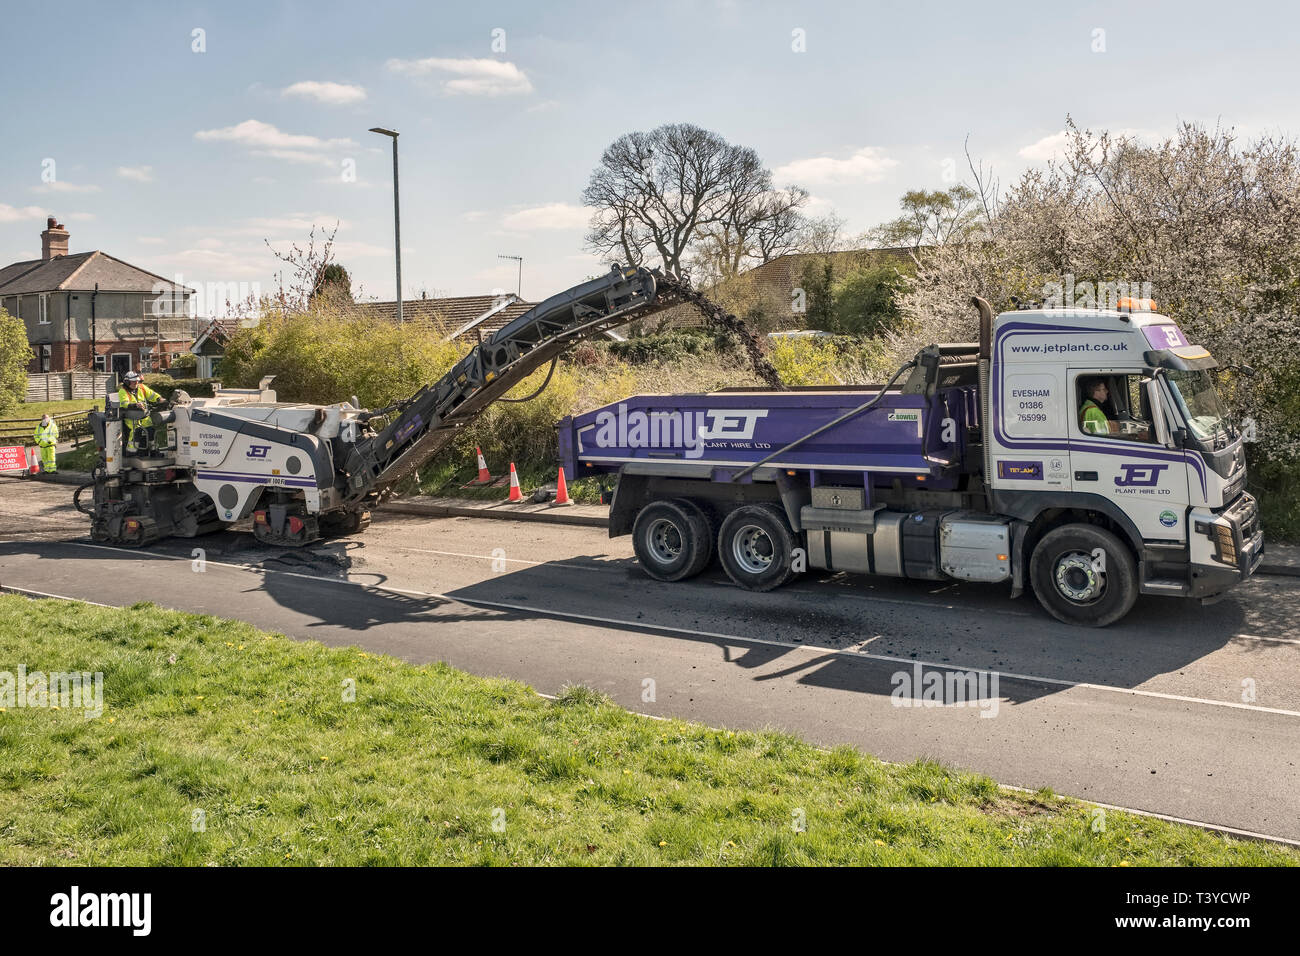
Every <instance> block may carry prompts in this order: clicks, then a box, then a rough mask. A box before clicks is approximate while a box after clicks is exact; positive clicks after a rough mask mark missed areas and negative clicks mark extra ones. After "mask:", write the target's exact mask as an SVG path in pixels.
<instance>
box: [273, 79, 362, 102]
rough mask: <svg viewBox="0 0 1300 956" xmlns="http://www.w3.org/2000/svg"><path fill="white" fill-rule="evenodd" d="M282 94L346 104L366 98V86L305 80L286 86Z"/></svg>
mask: <svg viewBox="0 0 1300 956" xmlns="http://www.w3.org/2000/svg"><path fill="white" fill-rule="evenodd" d="M280 95H281V96H297V97H301V98H303V99H308V100H315V101H316V102H317V103H325V104H327V105H329V106H346V105H347V104H349V103H360V102H361V101H362V100H364V99H365V98H366V91H365V88H364V87H360V86H354V85H352V84H351V83H331V82H329V81H321V80H303V81H301V82H299V83H294V84H292V85H290V86H286V87H285V88H284V89H283V90H281V91H280Z"/></svg>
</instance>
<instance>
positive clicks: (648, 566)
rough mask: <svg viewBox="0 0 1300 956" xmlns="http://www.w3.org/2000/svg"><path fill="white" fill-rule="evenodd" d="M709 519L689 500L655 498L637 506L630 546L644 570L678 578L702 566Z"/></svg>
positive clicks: (669, 578)
mask: <svg viewBox="0 0 1300 956" xmlns="http://www.w3.org/2000/svg"><path fill="white" fill-rule="evenodd" d="M709 537H710V536H709V522H708V519H707V518H705V517H704V514H703V512H701V511H700V509H699V508H697V507H696V506H695V505H694V504H692V503H691V502H689V501H655V502H652V503H651V504H648V505H646V506H645V507H644V508H642V509H641V512H640V514H638V515H637V516H636V524H634V525H633V526H632V549H633V550H634V551H635V552H636V557H637V560H638V561H640V562H641V567H643V568H645V571H646V573H647V574H649V575H650V576H651V577H652V578H656V579H658V580H660V581H681V580H683V579H685V578H689V577H693V576H694V575H696V574H699V573H700V572H701V571H703V570H704V567H705V565H707V564H708V563H709V558H710V556H711V551H712V548H711V547H710V545H711V544H712V542H711V541H710V540H709Z"/></svg>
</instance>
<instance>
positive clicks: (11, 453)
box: [0, 445, 27, 471]
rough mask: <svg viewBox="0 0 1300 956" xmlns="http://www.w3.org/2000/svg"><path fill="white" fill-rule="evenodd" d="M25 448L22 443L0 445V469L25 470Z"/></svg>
mask: <svg viewBox="0 0 1300 956" xmlns="http://www.w3.org/2000/svg"><path fill="white" fill-rule="evenodd" d="M26 470H27V449H25V448H24V447H23V446H22V445H0V471H26Z"/></svg>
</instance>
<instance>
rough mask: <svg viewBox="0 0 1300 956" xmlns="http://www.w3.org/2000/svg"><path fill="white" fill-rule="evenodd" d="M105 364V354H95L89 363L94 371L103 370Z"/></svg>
mask: <svg viewBox="0 0 1300 956" xmlns="http://www.w3.org/2000/svg"><path fill="white" fill-rule="evenodd" d="M105 364H106V359H105V356H103V355H96V356H95V358H94V360H93V361H92V363H91V366H92V367H93V368H94V370H95V371H96V372H102V371H104V366H105Z"/></svg>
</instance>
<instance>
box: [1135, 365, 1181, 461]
mask: <svg viewBox="0 0 1300 956" xmlns="http://www.w3.org/2000/svg"><path fill="white" fill-rule="evenodd" d="M1142 388H1143V389H1144V390H1145V391H1146V399H1147V407H1148V408H1149V409H1151V427H1152V428H1154V429H1155V432H1156V441H1157V442H1158V443H1159V444H1161V445H1164V446H1165V447H1166V448H1174V447H1179V446H1175V445H1174V440H1173V438H1172V437H1171V436H1170V434H1169V423H1168V421H1167V420H1166V419H1165V403H1164V400H1163V399H1162V398H1161V397H1160V386H1159V384H1158V383H1157V382H1156V380H1155V379H1154V378H1149V379H1147V380H1146V381H1145V382H1143V383H1142ZM1175 431H1176V432H1177V431H1178V429H1176V430H1175Z"/></svg>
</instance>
